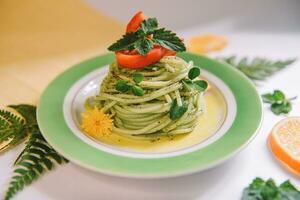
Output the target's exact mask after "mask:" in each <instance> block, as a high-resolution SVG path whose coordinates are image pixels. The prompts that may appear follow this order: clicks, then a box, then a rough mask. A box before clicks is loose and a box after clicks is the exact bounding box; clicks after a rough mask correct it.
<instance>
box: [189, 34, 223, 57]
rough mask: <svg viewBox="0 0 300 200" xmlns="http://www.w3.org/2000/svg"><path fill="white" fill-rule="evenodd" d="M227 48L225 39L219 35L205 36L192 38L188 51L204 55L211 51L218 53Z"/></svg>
mask: <svg viewBox="0 0 300 200" xmlns="http://www.w3.org/2000/svg"><path fill="white" fill-rule="evenodd" d="M226 46H227V39H226V38H225V37H223V36H220V35H214V34H206V35H199V36H194V37H192V38H191V39H190V42H189V51H191V52H193V53H199V54H206V53H210V52H212V51H220V50H222V49H223V48H225V47H226Z"/></svg>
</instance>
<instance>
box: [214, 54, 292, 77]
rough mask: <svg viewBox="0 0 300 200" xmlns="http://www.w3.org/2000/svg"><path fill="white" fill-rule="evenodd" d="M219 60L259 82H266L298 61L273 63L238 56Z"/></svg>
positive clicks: (264, 59) (287, 60)
mask: <svg viewBox="0 0 300 200" xmlns="http://www.w3.org/2000/svg"><path fill="white" fill-rule="evenodd" d="M218 60H221V61H223V62H225V63H227V64H229V65H231V66H233V67H235V68H237V69H239V70H240V71H241V72H243V73H244V74H245V75H246V76H248V77H249V78H250V79H252V80H259V81H262V80H265V79H266V78H268V77H270V76H272V75H273V74H275V73H277V72H279V71H280V70H282V69H284V68H286V67H287V66H289V65H291V64H292V63H294V62H295V61H296V59H294V58H293V59H286V60H275V61H273V60H270V59H267V58H260V57H255V58H253V59H249V58H247V57H243V58H241V59H238V58H237V57H236V56H230V57H223V58H218Z"/></svg>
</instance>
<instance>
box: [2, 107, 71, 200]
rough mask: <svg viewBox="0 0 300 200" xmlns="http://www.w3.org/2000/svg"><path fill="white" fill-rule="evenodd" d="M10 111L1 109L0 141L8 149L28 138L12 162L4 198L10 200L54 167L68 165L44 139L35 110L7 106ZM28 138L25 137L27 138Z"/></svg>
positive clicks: (33, 108) (32, 108)
mask: <svg viewBox="0 0 300 200" xmlns="http://www.w3.org/2000/svg"><path fill="white" fill-rule="evenodd" d="M8 107H9V108H11V109H12V111H10V110H0V138H1V140H3V141H6V140H8V141H9V142H10V143H9V146H11V145H13V144H17V143H19V142H20V141H23V139H25V138H29V139H28V140H27V142H26V146H25V148H24V150H23V151H22V152H21V154H20V155H19V156H18V157H17V159H16V160H15V163H14V167H15V169H14V175H13V177H12V179H11V181H10V183H9V187H8V189H7V192H6V194H5V197H4V199H5V200H9V199H11V198H12V197H13V196H14V195H15V194H16V193H17V192H19V191H21V190H22V189H23V188H24V187H25V186H26V185H29V184H31V183H32V182H33V181H35V180H37V179H38V178H39V177H40V176H41V175H42V174H43V173H45V172H46V171H49V170H51V169H52V168H53V167H54V166H55V165H57V164H63V163H65V162H68V161H67V160H66V159H65V158H63V157H62V156H61V155H59V154H58V153H57V152H56V151H55V150H54V149H53V148H52V147H51V146H50V145H49V144H48V143H47V142H46V140H45V139H44V138H43V136H42V135H41V133H40V131H39V127H38V125H37V120H36V107H35V106H32V105H26V104H20V105H9V106H8ZM27 136H28V137H27Z"/></svg>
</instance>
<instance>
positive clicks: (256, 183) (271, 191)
mask: <svg viewBox="0 0 300 200" xmlns="http://www.w3.org/2000/svg"><path fill="white" fill-rule="evenodd" d="M298 199H300V192H299V190H297V189H296V188H295V187H294V186H293V185H292V184H291V183H290V181H288V180H287V181H285V182H283V183H282V184H280V185H279V186H276V184H275V182H274V181H273V180H272V179H268V180H267V181H264V180H263V179H261V178H255V179H254V180H253V182H252V183H251V184H250V185H249V186H248V187H247V188H245V189H244V191H243V195H242V198H241V200H298Z"/></svg>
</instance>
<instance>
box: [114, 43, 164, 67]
mask: <svg viewBox="0 0 300 200" xmlns="http://www.w3.org/2000/svg"><path fill="white" fill-rule="evenodd" d="M164 55H165V50H164V49H163V48H162V47H154V48H153V49H152V50H150V51H149V53H148V54H147V55H145V56H143V55H140V54H138V53H136V54H133V53H132V52H125V51H119V52H116V58H117V61H118V63H119V64H120V65H121V67H123V68H128V69H141V68H144V67H146V66H148V65H151V64H153V63H156V62H158V61H159V60H160V59H161V58H162V57H163V56H164Z"/></svg>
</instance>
